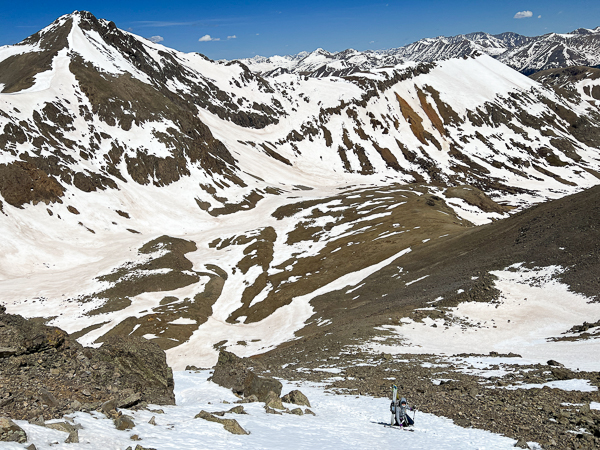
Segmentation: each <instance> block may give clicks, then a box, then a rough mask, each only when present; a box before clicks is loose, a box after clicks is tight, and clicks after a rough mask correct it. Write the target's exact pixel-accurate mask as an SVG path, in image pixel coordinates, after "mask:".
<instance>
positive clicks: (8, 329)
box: [0, 306, 175, 420]
mask: <svg viewBox="0 0 600 450" xmlns="http://www.w3.org/2000/svg"><path fill="white" fill-rule="evenodd" d="M0 349H1V351H0V416H7V417H10V418H12V419H20V420H22V419H26V420H29V419H33V418H39V417H40V416H42V417H43V419H44V420H48V419H53V418H60V417H62V416H63V415H64V414H67V413H71V412H73V411H80V410H94V409H96V408H98V407H100V406H101V405H102V404H104V403H106V402H108V401H111V400H112V401H113V402H114V405H113V406H112V408H111V409H114V408H115V407H128V408H132V407H134V408H135V407H138V406H143V405H144V404H146V403H154V404H163V405H173V404H175V396H174V393H173V387H174V384H173V373H172V371H171V369H170V368H169V367H168V366H167V363H166V356H165V353H164V351H162V350H161V349H160V348H159V347H158V346H157V345H156V344H154V343H152V342H149V341H147V340H145V339H143V338H140V337H112V338H109V339H107V340H106V341H105V342H104V344H103V345H102V346H101V347H100V348H98V349H94V348H87V347H83V346H82V345H81V344H79V343H78V342H77V341H76V340H75V339H73V338H72V337H71V336H69V334H68V333H66V332H65V331H63V330H61V329H59V328H56V327H50V326H46V325H44V324H43V323H42V322H41V321H39V320H34V319H29V320H28V319H25V318H23V317H21V316H18V315H12V314H6V310H5V308H4V307H3V306H0Z"/></svg>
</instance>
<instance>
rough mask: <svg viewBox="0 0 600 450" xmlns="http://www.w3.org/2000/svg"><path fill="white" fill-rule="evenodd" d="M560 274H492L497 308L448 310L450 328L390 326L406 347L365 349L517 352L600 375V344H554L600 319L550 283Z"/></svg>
mask: <svg viewBox="0 0 600 450" xmlns="http://www.w3.org/2000/svg"><path fill="white" fill-rule="evenodd" d="M560 270H561V269H560V268H559V267H546V268H537V269H525V268H522V267H520V266H515V267H510V268H508V269H507V270H502V271H495V272H491V273H492V274H493V275H495V276H497V277H498V280H497V281H496V288H497V289H499V290H500V291H501V297H500V301H499V302H498V303H495V304H494V303H481V302H465V303H461V304H459V305H458V306H457V307H455V308H451V309H450V311H451V315H452V316H453V317H454V318H456V319H457V320H456V321H454V322H453V323H452V324H449V325H444V320H443V319H436V320H434V319H431V318H428V317H427V318H425V319H423V322H422V323H419V322H414V321H412V320H407V321H405V322H404V323H403V324H402V325H399V326H395V325H386V326H385V328H387V329H388V330H390V331H394V332H395V333H397V336H398V337H399V338H402V339H403V342H402V344H400V345H397V346H396V345H383V344H379V343H376V342H372V343H370V344H367V345H366V347H367V348H369V349H370V350H372V351H375V352H387V353H433V354H445V355H452V354H459V353H481V354H486V353H489V352H491V351H495V352H499V353H510V352H514V353H517V354H520V355H521V356H522V357H523V361H531V362H534V363H545V362H546V361H548V360H550V359H555V360H559V361H560V362H561V363H563V364H564V365H565V366H567V367H569V368H571V369H573V370H588V371H597V370H600V361H599V360H598V358H597V355H598V354H600V339H598V338H596V339H587V340H576V341H553V340H551V339H552V338H556V337H560V336H562V335H563V334H564V333H565V332H567V330H569V329H570V328H571V327H572V326H574V325H579V324H581V323H583V322H584V321H586V320H589V318H590V317H599V316H600V305H599V304H598V303H590V301H589V299H588V298H586V297H585V296H583V295H580V294H576V293H573V292H571V291H569V289H568V287H567V286H566V285H564V284H562V283H560V282H558V281H556V280H554V279H553V278H552V275H555V274H556V273H558V272H559V271H560ZM465 323H468V324H469V325H466V324H465ZM434 324H435V325H436V326H435V327H433V326H432V325H434Z"/></svg>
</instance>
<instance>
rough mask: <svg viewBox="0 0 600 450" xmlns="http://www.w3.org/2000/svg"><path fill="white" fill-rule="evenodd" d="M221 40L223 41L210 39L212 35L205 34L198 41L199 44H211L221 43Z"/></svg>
mask: <svg viewBox="0 0 600 450" xmlns="http://www.w3.org/2000/svg"><path fill="white" fill-rule="evenodd" d="M220 40H221V39H220V38H213V37H210V34H205V35H204V36H202V37H201V38H200V39H198V41H199V42H210V41H220Z"/></svg>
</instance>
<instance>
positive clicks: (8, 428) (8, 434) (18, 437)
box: [0, 417, 27, 444]
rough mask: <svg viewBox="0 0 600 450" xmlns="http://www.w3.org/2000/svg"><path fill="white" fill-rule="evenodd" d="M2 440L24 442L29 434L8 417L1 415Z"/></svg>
mask: <svg viewBox="0 0 600 450" xmlns="http://www.w3.org/2000/svg"><path fill="white" fill-rule="evenodd" d="M0 441H2V442H18V443H20V444H23V443H25V442H27V434H25V431H23V429H22V428H21V427H20V426H18V425H17V424H16V423H14V422H13V421H12V420H10V419H8V418H6V417H0Z"/></svg>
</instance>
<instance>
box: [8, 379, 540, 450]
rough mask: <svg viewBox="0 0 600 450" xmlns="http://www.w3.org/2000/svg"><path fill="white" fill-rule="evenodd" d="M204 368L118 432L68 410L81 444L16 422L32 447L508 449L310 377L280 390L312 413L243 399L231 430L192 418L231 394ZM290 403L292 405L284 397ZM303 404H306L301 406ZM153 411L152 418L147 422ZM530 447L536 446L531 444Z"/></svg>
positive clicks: (507, 443)
mask: <svg viewBox="0 0 600 450" xmlns="http://www.w3.org/2000/svg"><path fill="white" fill-rule="evenodd" d="M209 375H210V373H209V371H202V372H196V373H194V372H176V373H175V395H176V401H177V406H161V407H158V406H149V409H152V410H157V409H159V408H160V409H162V410H164V414H158V413H153V412H151V411H146V410H143V411H138V412H132V411H126V410H123V412H124V414H129V415H131V416H132V417H133V418H134V422H135V423H136V426H135V427H134V428H133V429H131V430H129V431H118V430H116V429H115V427H114V425H113V422H112V420H109V419H107V418H106V417H105V416H104V415H103V414H101V413H93V414H88V413H76V414H73V415H70V416H69V417H71V418H72V419H73V421H74V422H75V423H76V424H81V426H82V427H83V429H81V430H79V441H80V442H79V444H65V443H63V442H64V440H65V439H66V438H67V436H68V434H67V433H64V432H61V431H56V430H50V429H47V428H43V427H40V426H37V425H31V424H29V423H27V422H26V421H16V423H17V424H18V425H20V426H21V427H22V428H23V429H24V430H25V431H26V433H27V435H28V436H29V437H30V441H29V442H33V443H35V446H36V448H37V449H38V450H51V449H65V450H66V449H70V450H78V449H82V450H83V449H90V448H102V449H103V450H104V449H105V450H125V449H126V448H127V447H129V446H131V447H135V445H136V444H137V443H138V442H135V441H132V440H131V439H130V436H132V435H134V434H137V435H138V436H139V437H140V438H141V439H142V440H141V441H140V442H139V444H140V445H142V446H144V447H151V448H156V449H157V450H165V449H180V450H186V449H190V450H198V449H231V448H240V449H241V448H246V449H275V448H277V449H283V448H287V449H306V450H313V449H316V448H320V449H332V450H333V449H339V448H360V449H381V448H397V447H398V446H401V447H403V448H410V449H414V450H431V449H439V450H456V449H461V450H502V449H506V450H508V449H512V448H514V444H515V440H513V439H510V438H507V437H504V436H500V435H497V434H493V433H490V432H488V431H483V430H479V429H475V428H461V427H459V426H457V425H454V423H453V422H452V421H451V420H449V419H445V418H440V417H437V416H434V415H432V414H426V413H422V412H420V411H417V412H416V415H415V423H416V425H415V427H414V430H415V431H414V432H412V433H411V432H408V431H404V430H400V429H391V428H386V427H385V426H384V425H385V424H388V423H389V420H390V413H389V400H387V399H382V398H379V399H376V398H370V397H364V396H360V397H354V396H342V395H335V394H331V393H327V392H325V391H324V389H323V387H321V386H319V385H314V384H312V385H311V384H302V385H301V386H296V385H292V384H288V383H285V382H284V381H283V380H282V382H283V384H284V388H283V391H282V394H283V393H287V392H289V391H290V390H292V389H300V390H301V391H302V392H303V393H304V394H305V395H306V396H307V397H308V399H309V400H310V402H311V408H310V409H311V410H312V411H313V412H314V413H315V414H316V416H312V415H304V416H296V415H293V414H283V415H275V414H267V413H266V412H265V410H264V409H263V404H262V403H246V404H244V405H243V406H244V409H245V410H246V412H247V413H248V414H247V415H239V414H227V415H226V418H231V419H236V420H237V421H238V422H239V424H240V425H241V426H242V427H243V428H244V429H245V430H246V431H249V432H250V435H246V436H244V435H241V436H237V435H233V434H230V433H229V432H227V431H225V430H224V429H223V426H222V425H220V424H217V423H212V422H207V421H204V420H203V419H194V416H195V415H196V414H198V413H199V412H200V411H201V410H206V411H208V412H216V411H227V410H229V409H231V407H232V406H234V405H232V404H224V403H223V401H228V402H230V403H233V402H235V401H236V400H237V398H236V397H235V396H234V395H233V394H232V393H231V391H230V390H228V389H225V388H222V387H220V386H218V385H216V384H214V383H212V382H210V381H207V379H208V377H209ZM286 406H288V407H290V408H292V407H295V405H289V404H286ZM303 408H304V407H303ZM153 416H154V417H155V422H156V425H150V424H149V423H148V421H149V420H150V419H151V418H152V417H153ZM531 444H532V446H531V448H539V447H537V446H536V445H535V443H531ZM23 447H24V446H23V445H19V444H13V443H0V448H3V449H7V450H9V449H10V450H17V449H22V448H23Z"/></svg>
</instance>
